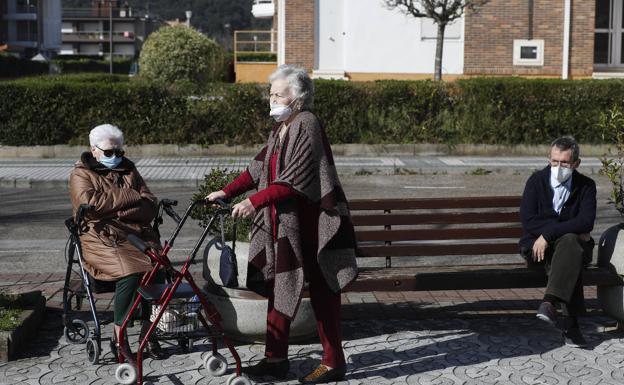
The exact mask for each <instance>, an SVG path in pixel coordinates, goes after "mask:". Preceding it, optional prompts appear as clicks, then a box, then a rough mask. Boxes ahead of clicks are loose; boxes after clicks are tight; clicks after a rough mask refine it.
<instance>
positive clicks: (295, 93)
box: [269, 64, 314, 108]
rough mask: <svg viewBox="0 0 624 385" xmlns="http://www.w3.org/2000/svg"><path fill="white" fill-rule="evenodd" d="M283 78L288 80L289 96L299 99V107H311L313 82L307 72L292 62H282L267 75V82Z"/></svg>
mask: <svg viewBox="0 0 624 385" xmlns="http://www.w3.org/2000/svg"><path fill="white" fill-rule="evenodd" d="M277 79H284V80H286V81H287V82H288V85H289V87H288V88H289V89H290V93H291V96H292V97H294V98H296V99H299V100H301V102H302V103H303V105H302V106H301V108H311V107H312V102H313V100H314V83H313V82H312V79H310V76H308V72H307V71H306V70H305V69H304V68H301V67H297V66H295V65H292V64H282V65H281V66H279V67H277V69H276V70H275V71H273V73H272V74H271V75H270V76H269V82H270V83H273V82H274V81H275V80H277Z"/></svg>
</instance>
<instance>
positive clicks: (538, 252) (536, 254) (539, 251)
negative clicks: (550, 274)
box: [533, 235, 548, 262]
mask: <svg viewBox="0 0 624 385" xmlns="http://www.w3.org/2000/svg"><path fill="white" fill-rule="evenodd" d="M547 248H548V242H546V239H544V236H542V235H540V237H539V238H537V240H536V241H535V243H534V244H533V260H534V261H535V262H541V261H543V260H544V255H545V254H546V249H547Z"/></svg>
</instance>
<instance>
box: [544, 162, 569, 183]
mask: <svg viewBox="0 0 624 385" xmlns="http://www.w3.org/2000/svg"><path fill="white" fill-rule="evenodd" d="M572 171H574V170H573V169H571V168H568V167H561V166H550V177H551V178H553V179H555V180H556V181H557V182H559V183H563V182H565V181H567V180H568V179H570V176H572Z"/></svg>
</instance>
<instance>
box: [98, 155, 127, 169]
mask: <svg viewBox="0 0 624 385" xmlns="http://www.w3.org/2000/svg"><path fill="white" fill-rule="evenodd" d="M121 159H122V157H121V156H116V155H113V156H111V157H108V156H106V155H104V154H102V156H101V157H100V163H102V164H103V165H104V166H106V167H108V168H110V169H113V168H115V167H117V166H119V163H121Z"/></svg>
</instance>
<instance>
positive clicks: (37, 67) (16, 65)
mask: <svg viewBox="0 0 624 385" xmlns="http://www.w3.org/2000/svg"><path fill="white" fill-rule="evenodd" d="M48 71H49V67H48V63H46V62H39V61H32V60H28V59H20V58H16V57H14V56H11V55H4V54H0V78H17V77H20V76H32V75H42V74H47V73H48Z"/></svg>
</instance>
